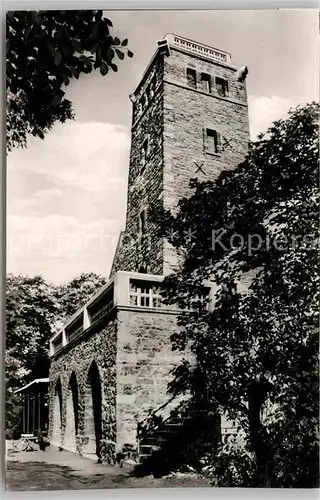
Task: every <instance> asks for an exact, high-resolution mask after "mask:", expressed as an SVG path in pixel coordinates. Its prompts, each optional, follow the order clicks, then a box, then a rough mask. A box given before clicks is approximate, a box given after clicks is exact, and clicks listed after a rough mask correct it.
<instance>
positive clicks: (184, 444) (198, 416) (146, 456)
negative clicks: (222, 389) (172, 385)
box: [138, 398, 220, 476]
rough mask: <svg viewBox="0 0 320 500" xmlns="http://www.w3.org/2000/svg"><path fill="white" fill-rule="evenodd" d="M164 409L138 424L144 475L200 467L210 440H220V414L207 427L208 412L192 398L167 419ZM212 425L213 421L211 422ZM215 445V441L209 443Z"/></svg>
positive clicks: (177, 407) (179, 406) (140, 466)
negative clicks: (218, 418)
mask: <svg viewBox="0 0 320 500" xmlns="http://www.w3.org/2000/svg"><path fill="white" fill-rule="evenodd" d="M163 409H164V406H162V407H161V408H159V409H158V410H156V411H155V412H153V413H152V415H150V416H149V417H148V418H147V419H146V420H145V421H143V422H141V423H140V425H139V433H138V434H139V468H140V470H141V471H142V472H144V473H145V474H147V473H153V474H154V475H159V476H161V475H164V474H168V473H169V472H171V471H173V470H183V469H186V470H190V467H192V468H193V469H196V468H197V467H200V460H201V457H202V456H203V453H204V450H205V447H206V446H207V443H208V442H209V439H208V432H209V434H210V433H211V438H212V437H213V438H214V439H219V437H220V433H219V430H218V429H217V425H215V424H219V423H220V422H218V420H217V415H216V414H215V415H214V418H213V420H212V421H211V424H212V425H211V424H210V428H209V427H208V410H204V408H203V407H201V406H200V405H199V404H196V403H194V401H193V400H192V399H191V398H189V399H187V400H185V401H183V402H182V403H180V404H178V405H177V406H176V407H175V408H174V409H173V410H172V411H171V412H170V413H169V416H167V417H166V418H162V417H161V412H162V411H163ZM209 422H210V420H209ZM210 441H211V443H212V440H210Z"/></svg>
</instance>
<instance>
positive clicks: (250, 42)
mask: <svg viewBox="0 0 320 500" xmlns="http://www.w3.org/2000/svg"><path fill="white" fill-rule="evenodd" d="M107 16H108V17H109V18H110V19H111V20H112V22H113V25H114V28H113V34H114V35H115V36H118V37H119V38H120V39H124V38H128V40H129V45H128V46H129V48H130V50H132V51H133V53H134V57H133V58H132V59H129V58H126V59H125V60H124V61H119V71H118V73H109V74H108V76H107V77H102V76H101V75H100V74H99V73H98V72H95V73H93V74H90V75H82V76H81V77H80V78H79V80H74V81H73V82H72V83H71V84H70V85H69V87H68V88H67V95H66V97H67V98H69V99H70V100H71V101H72V102H73V107H74V111H75V115H76V119H75V120H74V121H69V122H67V123H65V124H61V123H57V124H56V125H55V126H54V127H53V129H52V130H51V131H50V132H49V133H48V134H47V136H46V137H45V139H44V140H41V139H34V138H30V140H29V141H28V147H27V149H23V150H20V149H16V150H14V151H12V152H11V153H9V155H8V158H7V272H10V273H14V274H18V273H21V274H24V275H29V276H34V275H39V274H41V275H43V276H44V278H45V279H47V280H48V281H51V282H54V283H63V282H66V281H69V280H71V279H72V278H74V277H76V276H78V275H79V274H81V273H82V272H91V271H92V272H97V273H101V274H102V275H104V276H108V274H109V271H110V266H111V264H112V259H113V254H114V251H115V247H116V245H117V241H118V235H119V232H120V230H122V229H124V226H125V208H126V194H127V175H128V167H129V151H130V127H131V102H130V100H129V95H130V94H131V93H132V92H133V91H134V90H135V88H136V86H137V84H138V83H139V80H140V78H141V76H142V74H143V72H144V69H145V67H146V66H147V64H148V63H149V61H150V59H151V57H152V55H153V53H154V51H155V50H156V46H157V44H156V42H157V40H159V39H162V38H163V37H164V36H165V35H166V34H167V33H176V34H178V35H181V36H184V37H186V38H191V39H193V40H195V41H198V42H202V43H205V44H207V45H211V46H213V47H216V48H218V49H221V50H225V51H227V52H230V53H231V62H232V64H233V65H235V66H243V65H247V66H248V68H249V74H248V77H247V91H248V102H249V122H250V135H251V138H252V139H253V140H254V138H255V137H256V135H257V134H258V133H260V132H263V131H265V130H266V128H267V127H268V126H269V125H270V124H271V123H272V121H274V120H275V119H278V118H284V117H285V116H286V115H287V111H288V110H289V108H290V107H295V106H297V105H299V104H303V103H306V102H310V101H313V100H317V101H318V100H319V43H318V11H315V10H289V11H288V10H286V11H281V10H278V11H276V10H275V11H261V10H260V11H214V10H211V11H203V10H202V11H200V10H199V11H111V12H108V13H107Z"/></svg>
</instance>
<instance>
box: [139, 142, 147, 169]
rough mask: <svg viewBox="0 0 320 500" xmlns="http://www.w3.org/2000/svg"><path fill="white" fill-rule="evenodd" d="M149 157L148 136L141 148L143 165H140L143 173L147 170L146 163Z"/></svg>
mask: <svg viewBox="0 0 320 500" xmlns="http://www.w3.org/2000/svg"><path fill="white" fill-rule="evenodd" d="M148 157H149V139H148V137H147V138H146V139H145V140H144V141H143V144H142V148H141V167H140V174H143V172H144V170H145V166H146V163H147V161H148Z"/></svg>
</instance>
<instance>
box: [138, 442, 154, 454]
mask: <svg viewBox="0 0 320 500" xmlns="http://www.w3.org/2000/svg"><path fill="white" fill-rule="evenodd" d="M152 451H153V446H152V445H149V444H143V445H141V446H140V454H142V455H145V454H151V453H152Z"/></svg>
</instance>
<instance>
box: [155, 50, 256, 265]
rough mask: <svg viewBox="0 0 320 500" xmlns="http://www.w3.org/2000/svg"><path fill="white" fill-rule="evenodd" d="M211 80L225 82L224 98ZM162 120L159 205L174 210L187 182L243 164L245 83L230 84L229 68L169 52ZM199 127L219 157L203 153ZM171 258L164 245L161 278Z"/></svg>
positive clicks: (185, 192)
mask: <svg viewBox="0 0 320 500" xmlns="http://www.w3.org/2000/svg"><path fill="white" fill-rule="evenodd" d="M187 68H192V69H194V70H196V74H197V89H193V88H191V87H190V86H189V85H188V83H187V78H186V69H187ZM201 73H207V74H210V76H211V86H212V88H211V93H209V92H207V91H205V90H204V89H203V87H202V86H201ZM216 77H222V78H224V79H226V80H227V81H228V92H227V95H226V97H225V98H224V97H220V96H219V95H218V93H217V90H216V88H215V78H216ZM163 119H164V181H163V185H164V206H165V207H166V208H170V209H173V210H174V208H175V207H176V205H177V202H178V200H179V199H181V198H182V197H184V196H188V195H190V194H191V191H190V189H189V182H190V179H191V178H198V179H199V180H200V181H208V180H211V181H214V180H215V179H216V178H217V177H218V176H219V174H220V173H221V172H222V171H224V170H226V169H232V168H235V167H236V166H237V165H238V164H239V163H241V162H242V161H243V160H244V158H245V155H246V153H247V148H248V142H249V121H248V108H247V95H246V87H245V83H240V82H237V81H236V77H235V70H234V69H232V68H227V67H223V66H221V65H219V64H217V63H215V62H210V61H205V60H202V59H201V58H199V57H195V56H192V55H189V54H183V53H181V52H179V51H177V50H174V49H172V50H171V56H170V57H168V58H166V59H165V63H164V117H163ZM204 127H208V128H212V129H214V130H217V131H218V132H219V133H220V135H221V141H222V146H223V148H222V151H221V152H220V154H212V153H209V152H207V151H206V150H205V148H204V137H203V129H204ZM199 165H200V166H201V169H198V166H199ZM201 170H202V171H201ZM176 259H177V257H176V255H175V252H174V251H173V249H172V248H171V246H170V244H169V243H167V242H166V243H165V246H164V260H165V262H164V274H167V273H168V272H170V270H172V269H174V267H175V266H176Z"/></svg>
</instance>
